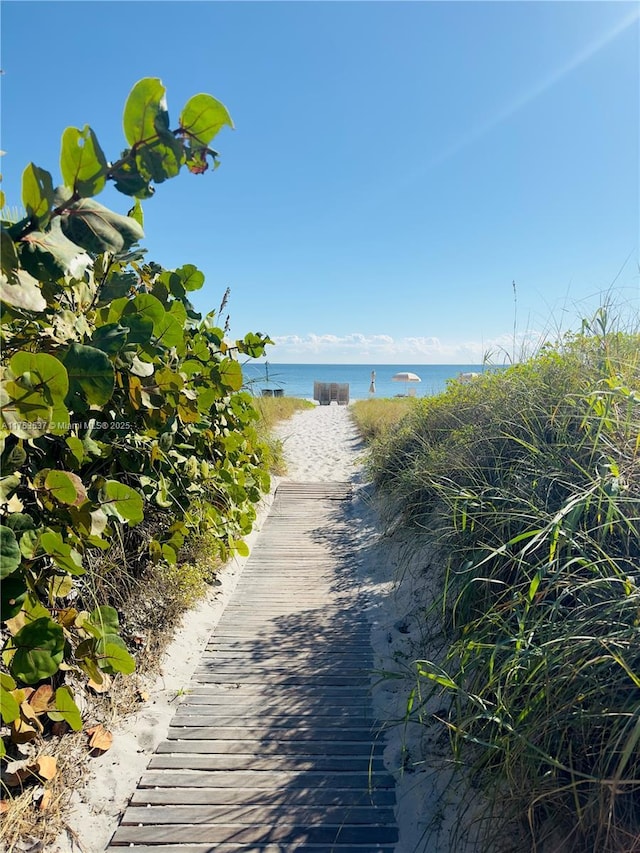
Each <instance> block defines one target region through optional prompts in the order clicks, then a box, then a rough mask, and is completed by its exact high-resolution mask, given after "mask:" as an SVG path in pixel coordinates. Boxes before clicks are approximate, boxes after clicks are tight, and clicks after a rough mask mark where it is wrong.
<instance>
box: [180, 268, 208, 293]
mask: <svg viewBox="0 0 640 853" xmlns="http://www.w3.org/2000/svg"><path fill="white" fill-rule="evenodd" d="M175 272H176V275H177V276H179V278H180V283H181V284H182V286H183V287H184V289H185V290H200V288H201V287H202V285H203V284H204V273H203V272H202V271H201V270H199V269H198V268H197V267H196V266H194V265H193V264H185V265H184V266H182V267H179V268H178V269H177V270H176V271H175Z"/></svg>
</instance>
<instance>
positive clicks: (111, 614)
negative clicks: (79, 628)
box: [89, 604, 120, 636]
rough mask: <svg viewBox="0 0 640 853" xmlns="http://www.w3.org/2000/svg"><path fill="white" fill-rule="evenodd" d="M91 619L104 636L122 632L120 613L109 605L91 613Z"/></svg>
mask: <svg viewBox="0 0 640 853" xmlns="http://www.w3.org/2000/svg"><path fill="white" fill-rule="evenodd" d="M89 618H90V620H91V622H92V624H93V625H95V626H96V628H99V629H100V630H101V632H102V635H103V636H104V635H105V634H117V633H118V631H119V630H120V620H119V619H118V611H117V610H116V609H115V607H111V606H110V605H108V604H103V605H101V606H100V607H96V608H95V610H92V611H91V615H90V616H89Z"/></svg>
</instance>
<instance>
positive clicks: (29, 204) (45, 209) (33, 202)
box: [22, 163, 53, 221]
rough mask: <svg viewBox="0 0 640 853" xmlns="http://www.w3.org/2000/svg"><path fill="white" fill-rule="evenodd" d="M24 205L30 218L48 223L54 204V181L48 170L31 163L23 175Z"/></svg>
mask: <svg viewBox="0 0 640 853" xmlns="http://www.w3.org/2000/svg"><path fill="white" fill-rule="evenodd" d="M22 204H23V205H24V208H25V210H26V211H27V214H28V215H29V216H34V217H35V218H36V219H40V220H43V221H46V219H47V217H48V213H49V210H50V209H51V206H52V204H53V181H52V179H51V175H50V174H49V172H47V171H46V169H40V168H39V167H38V166H36V165H34V164H33V163H29V165H28V166H27V167H26V169H25V170H24V172H23V173H22Z"/></svg>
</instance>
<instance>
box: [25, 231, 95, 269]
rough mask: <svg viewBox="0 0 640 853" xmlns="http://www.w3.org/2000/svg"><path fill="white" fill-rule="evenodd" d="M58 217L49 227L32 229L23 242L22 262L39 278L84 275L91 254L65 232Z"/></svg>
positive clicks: (89, 262)
mask: <svg viewBox="0 0 640 853" xmlns="http://www.w3.org/2000/svg"><path fill="white" fill-rule="evenodd" d="M62 218H64V217H56V218H55V219H54V220H53V222H52V223H51V226H50V228H49V229H48V230H47V231H46V232H45V231H30V232H29V233H28V234H25V236H24V237H22V238H21V240H20V244H19V250H20V260H21V263H22V266H23V267H24V268H25V269H26V270H27V272H28V273H30V274H31V275H32V276H33V277H34V278H36V279H37V280H38V281H57V280H58V279H59V278H62V277H63V276H72V277H73V278H77V279H81V278H82V276H83V275H84V272H85V270H86V269H87V267H88V266H90V265H91V258H90V257H89V255H88V254H87V253H86V252H85V251H84V250H83V249H81V248H80V246H79V245H77V244H76V242H74V241H73V240H72V239H71V240H70V239H68V237H67V236H66V235H65V234H64V233H63V228H62V222H61V219H62Z"/></svg>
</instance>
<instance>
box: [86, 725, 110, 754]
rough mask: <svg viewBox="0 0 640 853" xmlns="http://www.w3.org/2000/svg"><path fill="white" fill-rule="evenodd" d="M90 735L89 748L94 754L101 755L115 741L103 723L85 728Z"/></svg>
mask: <svg viewBox="0 0 640 853" xmlns="http://www.w3.org/2000/svg"><path fill="white" fill-rule="evenodd" d="M85 731H86V733H87V734H88V735H89V748H90V749H91V751H92V755H101V754H102V753H103V752H106V751H107V750H108V749H110V747H111V744H112V743H113V735H112V734H111V732H110V731H108V730H107V729H105V727H104V726H102V725H97V726H92V727H91V728H90V729H85Z"/></svg>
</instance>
